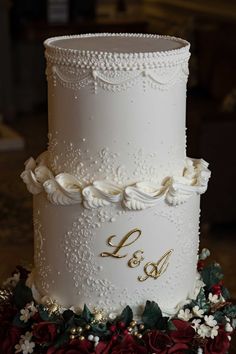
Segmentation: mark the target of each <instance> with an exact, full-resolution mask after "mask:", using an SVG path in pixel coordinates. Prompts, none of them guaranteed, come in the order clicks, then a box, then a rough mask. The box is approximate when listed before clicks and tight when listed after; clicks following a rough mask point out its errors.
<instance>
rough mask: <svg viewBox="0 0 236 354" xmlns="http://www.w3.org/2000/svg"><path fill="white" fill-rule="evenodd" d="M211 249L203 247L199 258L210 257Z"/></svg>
mask: <svg viewBox="0 0 236 354" xmlns="http://www.w3.org/2000/svg"><path fill="white" fill-rule="evenodd" d="M210 254H211V253H210V251H209V250H208V249H207V248H203V249H202V252H201V253H200V255H199V259H200V260H205V259H206V258H207V257H209V256H210Z"/></svg>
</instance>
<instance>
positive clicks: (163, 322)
mask: <svg viewBox="0 0 236 354" xmlns="http://www.w3.org/2000/svg"><path fill="white" fill-rule="evenodd" d="M168 321H169V317H161V318H159V319H158V320H157V322H156V325H155V328H156V329H159V330H160V331H165V330H167V329H168Z"/></svg>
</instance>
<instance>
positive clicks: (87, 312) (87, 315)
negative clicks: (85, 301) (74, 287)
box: [81, 305, 93, 323]
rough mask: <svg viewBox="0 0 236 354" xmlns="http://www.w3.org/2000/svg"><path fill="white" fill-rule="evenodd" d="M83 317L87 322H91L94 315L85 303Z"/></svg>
mask: <svg viewBox="0 0 236 354" xmlns="http://www.w3.org/2000/svg"><path fill="white" fill-rule="evenodd" d="M81 317H82V318H83V319H84V321H85V322H87V323H88V322H91V320H92V318H93V315H92V313H91V311H90V310H89V309H88V307H87V306H86V305H84V309H83V312H82V314H81Z"/></svg>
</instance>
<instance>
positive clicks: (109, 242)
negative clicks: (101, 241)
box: [101, 229, 142, 258]
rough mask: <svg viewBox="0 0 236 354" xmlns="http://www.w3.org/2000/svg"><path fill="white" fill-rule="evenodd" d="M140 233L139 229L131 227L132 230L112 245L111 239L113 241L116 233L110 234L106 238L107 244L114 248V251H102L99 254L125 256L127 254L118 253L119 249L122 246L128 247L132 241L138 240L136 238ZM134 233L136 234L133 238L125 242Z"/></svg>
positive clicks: (116, 256) (103, 255)
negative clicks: (116, 243)
mask: <svg viewBox="0 0 236 354" xmlns="http://www.w3.org/2000/svg"><path fill="white" fill-rule="evenodd" d="M141 233H142V231H141V230H139V229H133V230H131V231H129V232H128V233H127V234H126V235H125V236H124V237H123V238H122V239H121V241H120V242H119V243H118V245H114V244H113V243H112V241H113V239H114V238H115V237H116V235H112V236H110V237H109V238H108V240H107V243H108V245H109V246H111V247H114V248H115V250H114V252H102V253H101V256H102V257H115V258H124V257H126V256H127V254H125V255H120V254H119V251H120V250H121V249H122V248H124V247H128V246H130V245H132V244H133V243H134V242H136V241H137V240H138V238H139V237H140V236H141ZM135 234H137V235H136V236H135V239H134V240H132V241H130V242H128V243H126V241H128V239H129V238H130V237H131V236H132V235H135Z"/></svg>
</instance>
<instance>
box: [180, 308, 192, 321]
mask: <svg viewBox="0 0 236 354" xmlns="http://www.w3.org/2000/svg"><path fill="white" fill-rule="evenodd" d="M192 317H193V315H192V314H191V311H190V310H189V309H186V310H183V309H182V310H180V311H179V313H178V318H180V319H181V320H183V321H189V320H190V319H191V318H192Z"/></svg>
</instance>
